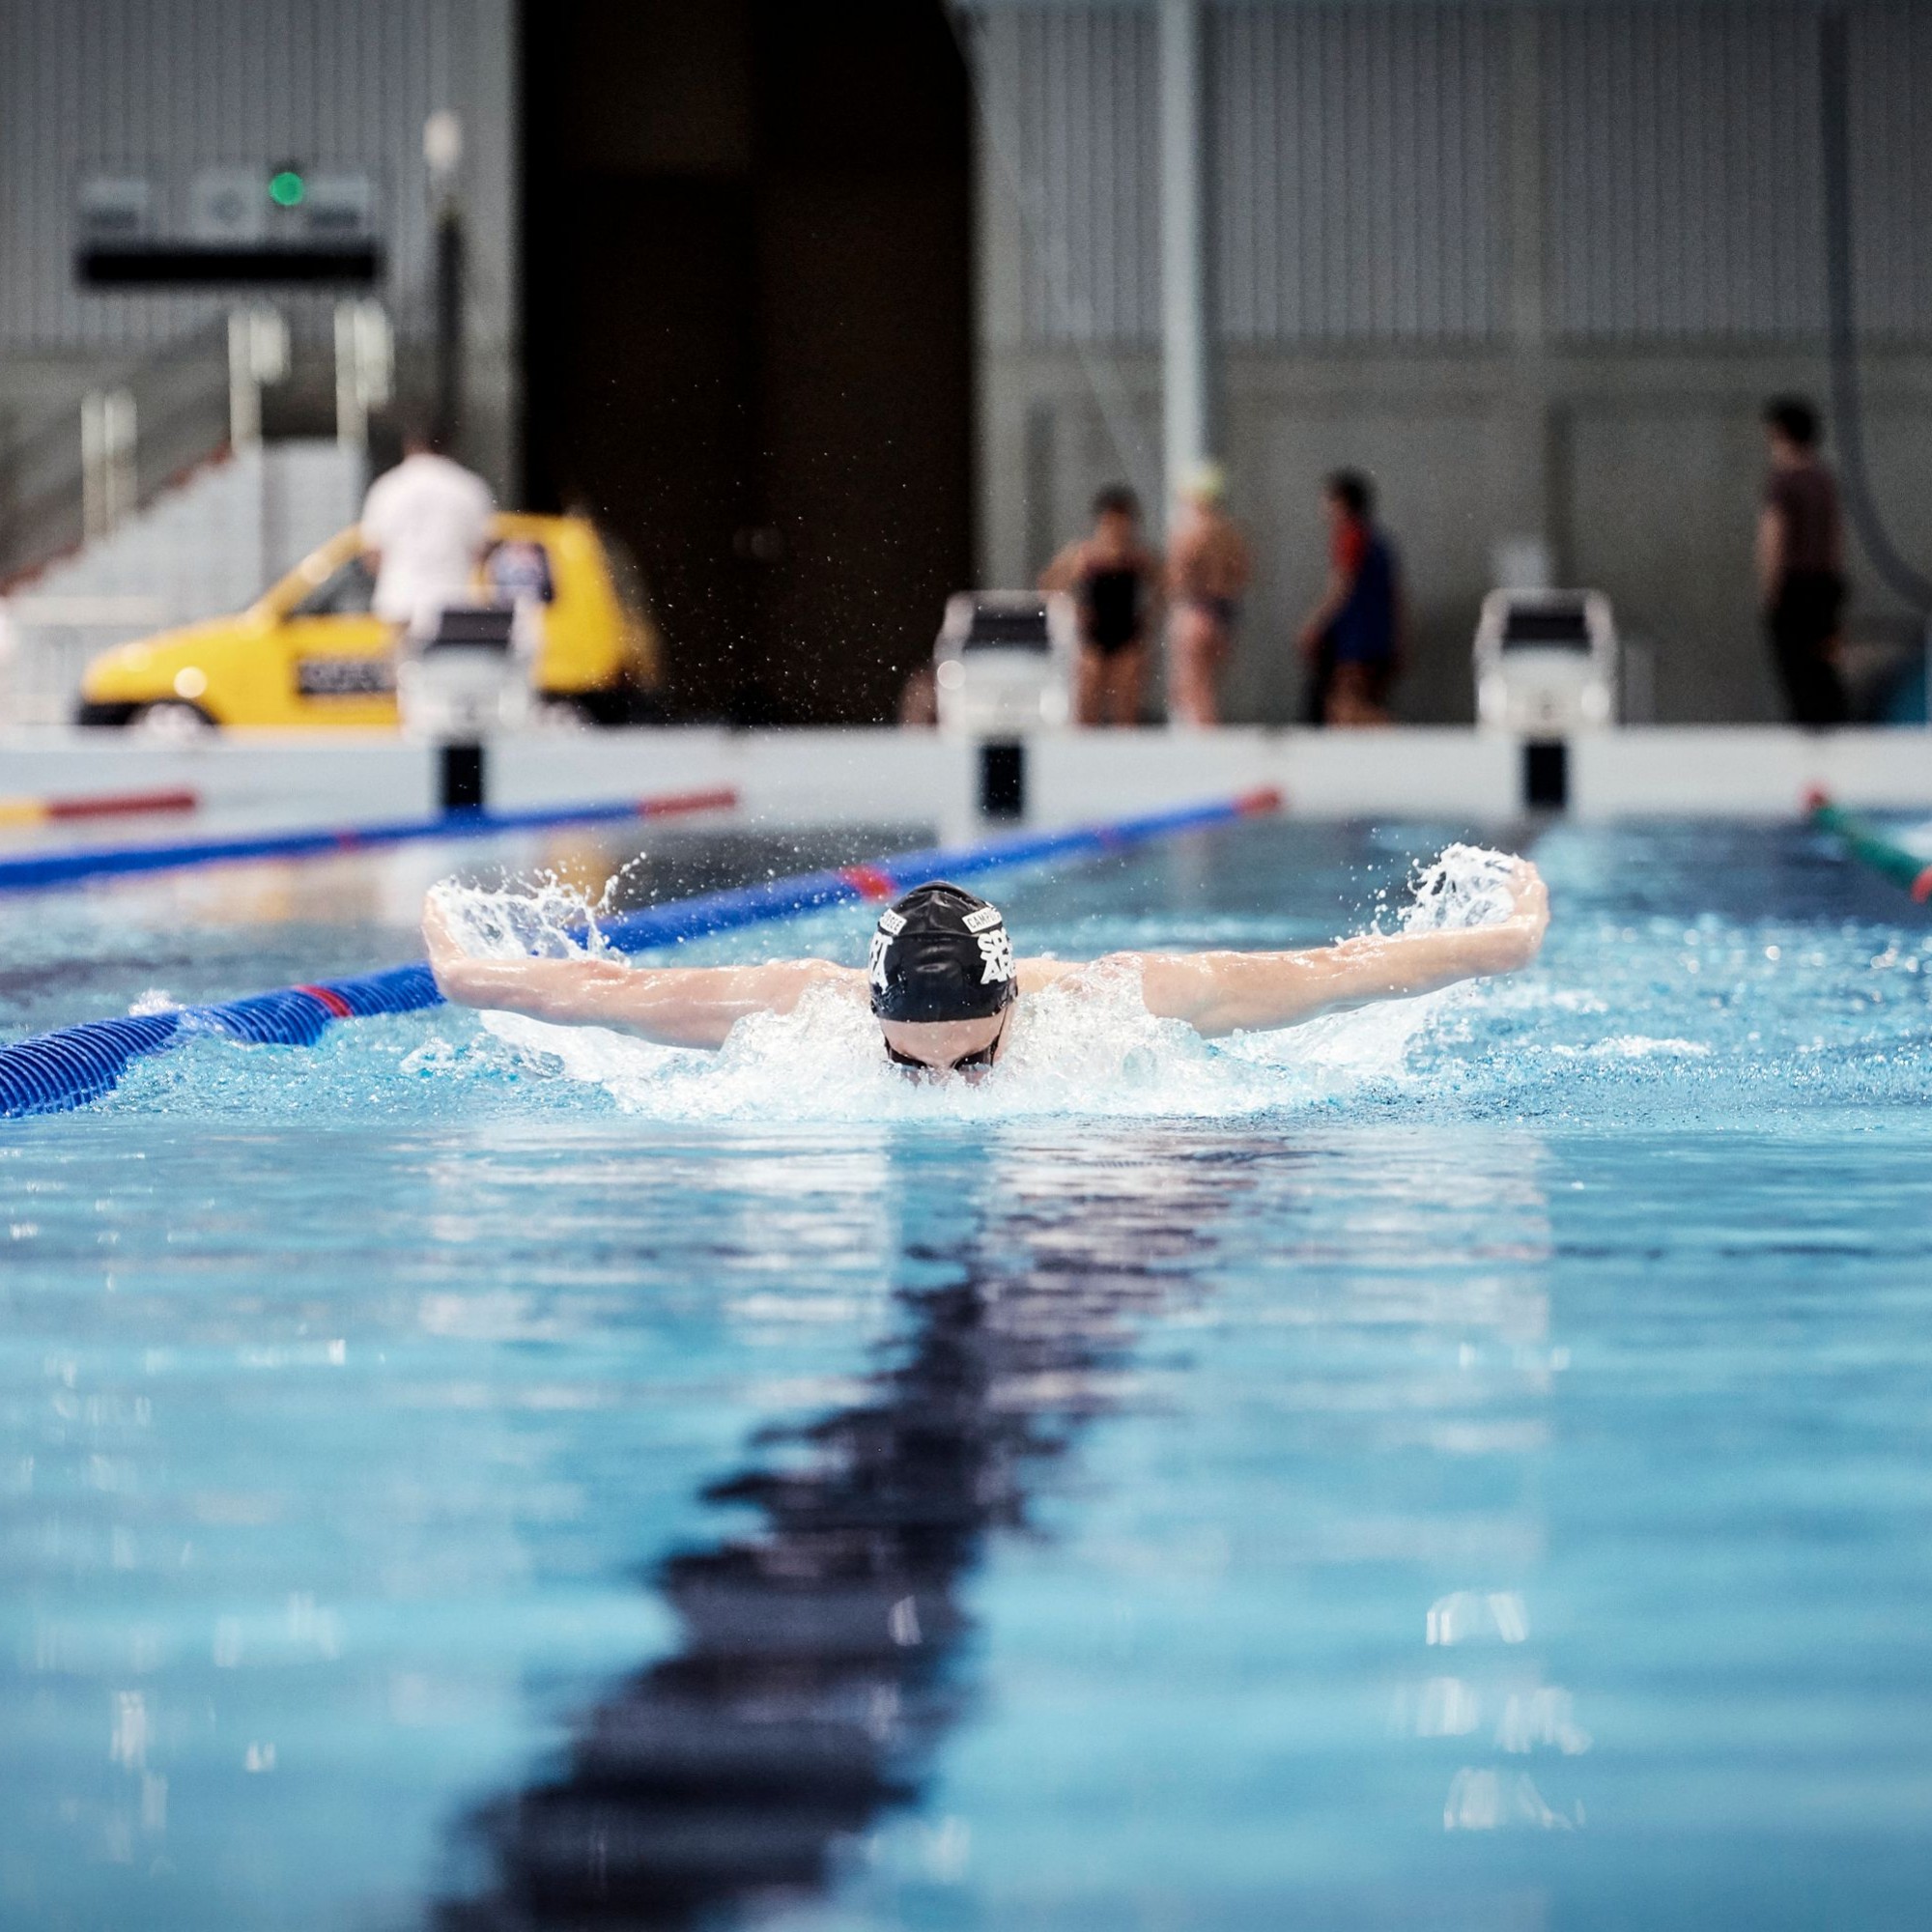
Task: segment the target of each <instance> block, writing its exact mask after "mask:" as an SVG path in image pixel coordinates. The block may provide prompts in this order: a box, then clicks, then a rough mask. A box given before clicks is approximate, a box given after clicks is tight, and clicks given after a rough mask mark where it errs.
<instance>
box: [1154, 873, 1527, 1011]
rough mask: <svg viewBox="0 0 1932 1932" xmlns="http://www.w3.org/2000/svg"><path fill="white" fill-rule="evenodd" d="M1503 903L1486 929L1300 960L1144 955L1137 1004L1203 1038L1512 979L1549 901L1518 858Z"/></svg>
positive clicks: (1386, 936)
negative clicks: (1506, 908)
mask: <svg viewBox="0 0 1932 1932" xmlns="http://www.w3.org/2000/svg"><path fill="white" fill-rule="evenodd" d="M1510 898H1511V910H1510V912H1509V914H1508V916H1507V917H1505V918H1503V919H1499V920H1494V921H1492V922H1491V923H1488V924H1486V925H1471V926H1463V927H1460V928H1455V929H1450V930H1445V931H1439V932H1392V933H1364V934H1362V935H1361V936H1360V937H1358V938H1355V939H1344V940H1342V941H1340V942H1339V943H1338V944H1336V945H1334V946H1320V947H1315V948H1313V949H1311V950H1310V951H1308V952H1191V953H1143V954H1141V955H1140V957H1139V965H1140V971H1141V990H1142V997H1143V998H1144V999H1145V1000H1146V1002H1147V1009H1148V1011H1149V1012H1151V1013H1152V1014H1153V1015H1154V1016H1155V1018H1157V1019H1177V1020H1185V1021H1186V1022H1187V1024H1188V1025H1189V1026H1191V1027H1193V1028H1194V1030H1195V1031H1196V1032H1197V1033H1200V1034H1202V1035H1204V1036H1205V1037H1208V1038H1210V1039H1212V1038H1217V1037H1222V1036H1224V1035H1227V1034H1231V1033H1246V1032H1265V1031H1268V1030H1270V1029H1272V1028H1275V1027H1288V1026H1295V1025H1298V1024H1299V1023H1300V1022H1301V1021H1303V1020H1312V1019H1318V1018H1320V1017H1321V1015H1322V1014H1323V1013H1338V1012H1347V1011H1349V1010H1350V1009H1351V1008H1354V1007H1365V1006H1369V1005H1371V1004H1373V1003H1374V1002H1375V1001H1378V1000H1402V999H1412V998H1414V997H1415V996H1416V995H1417V994H1418V993H1433V992H1435V990H1436V989H1437V988H1438V987H1442V986H1453V985H1455V984H1456V983H1457V982H1458V981H1459V980H1480V979H1486V978H1488V977H1489V976H1490V975H1492V974H1495V973H1513V972H1515V971H1516V970H1517V969H1518V968H1519V967H1520V966H1526V965H1528V963H1529V962H1530V961H1531V960H1532V959H1534V958H1535V957H1536V954H1537V952H1538V949H1539V948H1540V947H1541V946H1542V944H1543V935H1544V931H1545V929H1546V928H1547V927H1548V923H1549V895H1548V892H1547V891H1546V890H1545V888H1544V884H1543V880H1542V877H1541V876H1540V875H1539V874H1538V872H1537V869H1536V867H1534V866H1532V865H1531V864H1530V863H1529V862H1528V861H1527V860H1526V859H1519V860H1517V861H1516V862H1515V864H1514V867H1513V868H1512V870H1511V874H1510Z"/></svg>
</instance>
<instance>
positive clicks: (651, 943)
mask: <svg viewBox="0 0 1932 1932" xmlns="http://www.w3.org/2000/svg"><path fill="white" fill-rule="evenodd" d="M1280 807H1281V794H1280V793H1279V792H1276V791H1265V790H1264V791H1252V792H1244V793H1242V794H1241V795H1240V796H1239V797H1237V798H1232V799H1224V800H1219V801H1217V802H1215V803H1213V804H1210V805H1198V806H1190V807H1187V808H1186V809H1185V810H1179V811H1160V812H1151V813H1149V814H1147V815H1146V816H1144V817H1140V818H1123V819H1119V820H1116V821H1115V822H1113V823H1111V824H1106V825H1083V826H1078V827H1075V828H1074V829H1072V830H1070V831H1065V832H1045V833H1034V834H1021V835H1018V836H1016V837H1014V838H995V839H989V840H987V841H986V842H985V843H984V844H980V845H966V846H961V847H959V848H957V849H955V850H951V851H949V850H946V849H944V848H933V849H930V850H927V851H923V852H902V853H898V854H895V856H893V857H891V858H885V859H877V860H874V861H872V862H871V863H870V864H867V865H863V866H845V867H838V868H837V869H836V870H832V871H823V872H803V873H799V874H796V875H794V876H792V877H790V878H783V879H772V880H768V881H767V882H766V883H765V884H763V885H758V886H743V887H739V888H737V889H735V890H733V891H730V892H721V893H704V894H700V895H698V896H696V897H695V898H688V899H674V900H672V901H671V902H670V903H669V904H668V905H662V906H649V907H646V908H644V909H642V910H640V911H638V912H633V913H624V914H622V915H620V916H619V917H617V918H615V919H612V920H610V921H607V922H605V923H603V925H602V928H601V929H602V931H603V932H604V935H605V937H606V938H607V939H608V940H609V941H610V942H611V945H612V946H613V947H615V948H616V949H617V950H618V951H620V952H649V951H651V950H652V949H654V948H656V947H661V946H674V945H677V944H679V943H681V942H682V941H684V940H688V939H697V938H700V937H703V936H704V935H706V934H709V933H714V932H729V931H732V930H734V929H735V928H737V927H739V926H746V925H754V924H757V923H760V922H762V921H765V920H774V919H784V918H787V917H789V916H790V915H792V914H795V913H808V912H816V911H819V910H820V909H822V908H824V907H827V906H835V905H848V904H851V903H853V902H855V901H863V900H868V899H869V900H879V899H888V898H892V897H895V896H896V895H898V894H899V893H901V892H906V891H909V890H910V889H911V888H912V887H914V886H916V885H922V884H923V883H924V882H925V881H926V880H927V879H931V878H936V877H939V876H941V875H945V876H949V877H952V878H963V877H968V876H970V875H972V874H974V873H977V872H989V871H993V870H995V869H996V868H998V867H1007V866H1026V865H1037V864H1038V863H1039V862H1041V861H1043V860H1047V859H1065V858H1074V857H1092V856H1095V855H1098V854H1102V853H1107V852H1117V851H1124V850H1126V849H1127V848H1128V847H1130V846H1134V845H1143V844H1146V843H1147V842H1148V841H1150V840H1151V839H1155V838H1171V837H1173V836H1174V835H1176V834H1178V833H1182V832H1195V831H1202V830H1205V829H1207V828H1208V827H1210V826H1216V825H1226V824H1229V823H1230V822H1232V821H1233V820H1236V819H1239V818H1249V817H1254V816H1256V815H1258V814H1261V813H1264V812H1270V811H1275V810H1279V809H1280ZM441 1004H442V995H441V994H440V992H438V991H437V986H436V980H435V978H434V977H433V976H432V974H431V972H430V969H429V967H428V965H427V963H425V962H422V961H418V962H416V963H415V964H413V965H409V966H392V967H390V968H389V969H388V970H387V971H386V972H382V973H369V974H364V975H362V976H360V977H359V978H356V979H352V980H325V981H320V982H317V983H315V984H309V985H299V986H284V987H282V988H281V989H280V990H279V991H277V992H272V993H256V994H253V995H252V996H250V997H249V998H246V999H241V1000H231V1001H228V1002H227V1003H226V1004H224V1005H220V1006H209V1007H185V1008H182V1009H178V1010H175V1011H170V1012H160V1013H134V1014H129V1015H127V1016H126V1017H123V1018H119V1019H106V1020H93V1021H90V1022H89V1023H87V1024H86V1025H84V1026H75V1027H65V1028H63V1029H62V1030H61V1031H60V1032H58V1033H49V1034H42V1035H41V1036H39V1037H37V1038H34V1039H23V1040H18V1041H16V1042H14V1044H13V1045H11V1046H0V1120H15V1119H18V1118H20V1117H22V1116H24V1115H28V1114H52V1113H65V1112H69V1111H71V1110H72V1109H74V1108H76V1107H85V1106H87V1105H89V1104H90V1103H91V1102H93V1101H95V1100H99V1099H100V1098H101V1097H102V1096H103V1095H105V1094H110V1093H112V1092H113V1091H114V1088H115V1087H116V1086H117V1085H118V1084H119V1082H120V1079H121V1076H122V1074H123V1073H125V1072H126V1071H127V1069H128V1065H129V1063H130V1062H132V1061H135V1060H139V1059H142V1058H144V1057H145V1056H147V1055H149V1054H154V1053H160V1052H162V1051H164V1050H165V1049H166V1048H168V1047H170V1046H175V1045H178V1044H179V1043H180V1042H181V1040H182V1039H183V1038H184V1037H186V1036H189V1035H192V1034H210V1033H213V1034H222V1035H225V1036H227V1037H229V1038H231V1039H239V1040H244V1041H247V1042H248V1043H250V1044H252V1045H257V1046H313V1045H314V1044H315V1042H316V1041H317V1040H318V1039H320V1038H321V1037H322V1036H323V1034H324V1033H325V1032H326V1031H327V1028H329V1027H330V1026H332V1025H333V1024H334V1023H335V1022H336V1021H337V1020H347V1019H366V1018H369V1017H372V1016H373V1015H375V1014H378V1013H413V1012H420V1011H423V1010H424V1009H427V1008H430V1007H436V1006H440V1005H441Z"/></svg>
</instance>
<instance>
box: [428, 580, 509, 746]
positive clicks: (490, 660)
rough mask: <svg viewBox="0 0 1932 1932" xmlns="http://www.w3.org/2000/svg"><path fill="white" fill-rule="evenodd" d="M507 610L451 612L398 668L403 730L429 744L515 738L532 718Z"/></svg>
mask: <svg viewBox="0 0 1932 1932" xmlns="http://www.w3.org/2000/svg"><path fill="white" fill-rule="evenodd" d="M518 641H519V639H518V637H517V613H516V612H515V611H513V610H512V609H511V608H510V607H509V606H508V605H473V606H469V605H452V606H450V607H449V608H448V609H446V610H444V611H440V613H439V614H438V617H437V622H436V627H435V629H434V630H433V631H432V632H431V633H430V634H429V636H428V637H426V638H424V639H422V640H421V641H420V642H419V643H418V644H416V645H415V646H414V648H413V649H412V651H410V652H409V653H408V654H407V655H405V657H404V658H403V660H402V662H401V663H400V664H399V665H398V666H397V667H396V704H397V708H398V710H399V711H400V712H401V714H402V722H403V728H404V729H405V730H406V731H408V732H409V733H410V735H411V736H412V737H415V738H423V739H427V740H429V741H430V742H431V743H432V744H456V743H473V742H477V741H480V740H482V739H484V738H488V737H491V736H493V735H495V734H496V733H497V732H498V731H514V730H516V729H518V728H519V727H520V726H521V725H525V724H526V723H527V722H528V720H529V715H530V684H529V678H528V675H527V673H526V668H525V661H524V656H523V654H522V653H521V652H520V651H519V649H518Z"/></svg>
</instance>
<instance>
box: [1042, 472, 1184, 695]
mask: <svg viewBox="0 0 1932 1932" xmlns="http://www.w3.org/2000/svg"><path fill="white" fill-rule="evenodd" d="M1140 516H1141V506H1140V503H1139V500H1138V499H1137V498H1136V497H1135V496H1134V493H1133V492H1132V491H1131V490H1129V489H1127V488H1126V487H1125V486H1124V485H1123V484H1119V483H1114V484H1109V485H1108V487H1107V488H1106V489H1104V490H1102V491H1101V492H1100V494H1099V495H1098V496H1097V497H1094V529H1093V534H1092V535H1090V536H1085V537H1081V538H1079V539H1077V540H1076V541H1075V542H1073V543H1070V544H1068V545H1067V546H1066V548H1065V550H1063V551H1062V552H1061V553H1060V554H1059V555H1058V556H1056V557H1055V558H1054V559H1053V561H1052V562H1051V563H1050V564H1048V565H1047V567H1046V568H1045V569H1044V570H1043V571H1041V572H1040V575H1039V587H1040V588H1041V589H1042V590H1066V591H1071V592H1072V594H1073V598H1074V601H1075V603H1076V604H1077V605H1078V607H1079V611H1080V689H1079V692H1078V694H1077V699H1078V701H1077V704H1076V706H1075V711H1076V715H1077V716H1078V718H1079V720H1080V722H1081V724H1083V725H1138V724H1139V723H1140V716H1141V686H1142V683H1143V681H1144V680H1145V678H1146V675H1147V640H1148V633H1149V631H1150V630H1151V628H1152V623H1153V608H1154V604H1155V601H1156V599H1157V597H1158V595H1159V590H1160V558H1159V556H1158V555H1157V554H1155V553H1154V552H1152V551H1151V550H1149V549H1148V547H1147V546H1146V545H1145V544H1144V543H1142V541H1141V532H1140Z"/></svg>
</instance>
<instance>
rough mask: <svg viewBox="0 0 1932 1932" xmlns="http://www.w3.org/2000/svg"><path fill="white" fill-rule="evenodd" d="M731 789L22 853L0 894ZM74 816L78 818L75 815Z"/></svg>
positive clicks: (714, 804) (483, 829)
mask: <svg viewBox="0 0 1932 1932" xmlns="http://www.w3.org/2000/svg"><path fill="white" fill-rule="evenodd" d="M737 803H738V794H737V793H736V792H735V791H732V790H730V789H728V788H718V789H714V790H710V791H690V792H673V793H670V794H668V795H667V796H665V797H661V798H624V799H616V800H611V801H604V802H599V803H596V804H591V805H554V806H543V807H539V808H537V809H535V810H529V811H484V810H469V811H450V812H444V813H443V814H442V815H441V816H440V817H437V818H391V819H384V820H381V821H379V822H377V823H375V824H371V825H328V826H319V827H313V828H309V829H306V830H300V831H293V832H262V833H253V834H250V835H248V836H246V837H243V838H185V839H176V840H173V841H170V842H168V843H165V844H146V845H97V846H81V847H79V848H77V849H75V850H72V851H67V852H23V853H17V854H15V855H14V856H13V857H10V858H0V892H15V893H18V892H37V891H39V890H41V889H42V888H43V887H47V886H70V885H74V884H77V883H78V882H79V881H81V880H83V879H100V878H125V877H127V876H128V875H129V874H131V873H136V872H169V871H179V870H182V869H185V868H186V867H195V866H224V865H233V864H235V863H237V862H238V861H241V860H247V859H318V858H324V857H327V856H328V855H329V854H332V853H341V852H360V851H366V850H367V849H369V848H370V847H371V846H380V845H406V844H410V843H412V842H413V841H415V840H418V839H426V838H498V837H500V836H501V835H502V834H504V833H506V832H541V831H546V830H549V829H550V828H552V827H556V826H565V825H613V824H619V823H622V822H624V821H626V820H629V819H633V818H667V817H670V816H671V815H673V814H675V813H679V812H687V811H721V810H730V808H731V807H733V806H734V805H736V804H737ZM76 815H77V814H76Z"/></svg>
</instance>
